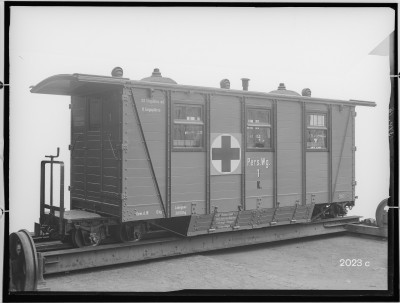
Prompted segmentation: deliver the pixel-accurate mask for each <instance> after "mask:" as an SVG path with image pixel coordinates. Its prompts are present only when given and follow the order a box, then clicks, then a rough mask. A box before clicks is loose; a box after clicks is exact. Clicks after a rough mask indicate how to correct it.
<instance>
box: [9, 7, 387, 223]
mask: <svg viewBox="0 0 400 303" xmlns="http://www.w3.org/2000/svg"><path fill="white" fill-rule="evenodd" d="M393 29H394V12H393V11H391V10H390V9H384V8H94V7H90V8H81V7H79V8H71V7H56V8H50V7H47V8H46V7H40V8H38V7H14V8H12V10H11V27H10V77H11V78H10V83H11V86H10V90H11V96H10V100H11V101H10V218H11V220H10V221H11V224H10V231H16V230H19V229H22V228H26V229H28V230H31V231H33V224H34V222H35V221H37V220H38V217H39V176H40V169H39V168H40V161H41V160H42V159H43V158H44V155H48V154H54V153H55V152H56V147H57V146H59V147H60V148H61V157H60V159H61V160H63V161H65V162H66V172H67V174H66V184H65V186H66V189H67V186H68V185H69V151H68V144H70V142H69V140H70V125H69V123H70V111H69V110H68V104H69V100H70V99H69V97H59V96H47V95H38V94H31V93H30V92H29V86H31V85H35V84H37V83H38V82H40V81H41V80H43V79H44V78H47V77H49V76H52V75H55V74H71V73H86V74H99V75H110V72H111V70H112V68H113V67H115V66H121V67H122V68H123V69H124V76H125V77H128V78H130V79H135V80H137V79H141V78H143V77H146V76H149V75H150V74H151V72H152V70H153V68H155V67H158V68H160V70H161V72H162V74H163V76H166V77H171V78H172V79H174V80H176V81H177V82H178V83H180V84H189V85H198V86H210V87H218V86H219V81H220V80H221V79H223V78H228V79H230V82H231V88H234V89H241V81H240V78H243V77H247V78H250V79H251V81H250V90H254V91H265V92H268V91H271V90H274V89H276V88H277V87H278V84H279V83H280V82H284V83H285V84H286V88H287V89H290V90H295V91H297V92H301V90H302V89H303V88H305V87H309V88H310V89H311V91H312V96H314V97H322V98H332V99H333V98H336V99H343V100H349V99H358V100H368V101H375V102H376V103H377V105H378V106H377V107H376V108H362V107H358V108H356V110H357V112H358V115H357V118H356V124H357V125H356V145H357V148H358V150H357V152H356V180H357V182H358V185H357V192H356V194H357V195H358V196H359V199H358V200H357V202H356V207H355V208H354V209H353V211H352V213H353V214H357V215H362V216H366V217H374V216H375V208H376V206H377V204H378V203H379V202H380V201H381V200H382V199H384V198H386V197H387V195H388V188H389V185H388V184H389V151H388V139H387V128H388V127H387V125H388V122H387V115H388V104H389V96H390V82H389V78H388V74H389V60H388V57H380V56H369V55H368V53H369V52H370V51H371V50H372V49H374V48H375V46H376V45H377V44H379V43H380V42H381V41H382V40H384V39H385V38H386V37H387V36H388V35H389V34H390V33H391V32H392V31H393ZM65 192H66V200H67V201H68V200H69V195H68V191H67V190H66V191H65ZM67 206H69V203H67Z"/></svg>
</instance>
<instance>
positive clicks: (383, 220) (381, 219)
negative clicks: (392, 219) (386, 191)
mask: <svg viewBox="0 0 400 303" xmlns="http://www.w3.org/2000/svg"><path fill="white" fill-rule="evenodd" d="M387 201H388V199H385V200H383V201H381V203H379V205H378V207H377V208H376V212H375V219H376V225H378V226H379V227H384V226H386V225H387V215H388V212H387V211H386V210H385V207H386V206H387Z"/></svg>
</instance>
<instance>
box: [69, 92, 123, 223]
mask: <svg viewBox="0 0 400 303" xmlns="http://www.w3.org/2000/svg"><path fill="white" fill-rule="evenodd" d="M120 121H121V92H120V91H113V92H109V93H103V94H101V95H90V96H85V97H73V98H72V131H71V209H86V210H90V211H94V212H98V213H102V214H105V215H113V216H120V213H121V159H120V150H119V146H120V145H121V129H120Z"/></svg>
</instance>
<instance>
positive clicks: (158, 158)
mask: <svg viewBox="0 0 400 303" xmlns="http://www.w3.org/2000/svg"><path fill="white" fill-rule="evenodd" d="M149 100H150V101H149ZM153 101H154V102H153ZM156 101H157V102H156ZM161 101H162V102H161ZM133 102H135V103H136V108H137V111H138V115H139V119H140V121H138V120H137V118H136V114H135V110H134V104H133ZM139 123H141V126H142V130H143V135H144V139H145V141H146V142H143V140H142V137H141V134H140V128H139ZM164 132H165V99H164V96H163V94H162V93H161V92H158V93H157V94H156V95H155V96H154V97H153V98H152V99H149V97H148V90H146V89H133V88H132V89H131V88H125V89H124V94H123V140H122V141H123V144H124V146H125V147H124V148H123V152H122V155H123V156H122V158H123V161H122V163H123V170H122V192H123V196H124V202H123V204H122V221H123V222H127V221H134V220H145V219H149V218H162V217H163V216H164V213H163V204H161V203H160V198H159V197H158V192H157V187H156V183H155V182H157V185H158V187H159V189H160V194H161V201H165V152H163V151H165V146H166V145H165V144H166V143H165V133H164ZM145 143H146V144H147V148H148V151H149V155H150V159H148V158H147V154H146V151H145V146H144V144H145ZM149 161H152V163H151V164H152V166H153V169H154V173H155V176H156V180H154V179H153V176H152V173H151V167H150V163H149ZM162 203H163V202H162Z"/></svg>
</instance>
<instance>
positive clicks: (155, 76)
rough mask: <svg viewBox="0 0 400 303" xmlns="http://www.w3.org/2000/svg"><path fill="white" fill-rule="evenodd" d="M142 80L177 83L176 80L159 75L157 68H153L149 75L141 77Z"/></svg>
mask: <svg viewBox="0 0 400 303" xmlns="http://www.w3.org/2000/svg"><path fill="white" fill-rule="evenodd" d="M142 81H147V82H161V83H171V84H177V83H176V81H174V80H172V79H171V78H167V77H163V76H161V72H160V69H159V68H155V69H154V70H153V73H152V74H151V76H150V77H146V78H143V79H142Z"/></svg>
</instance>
